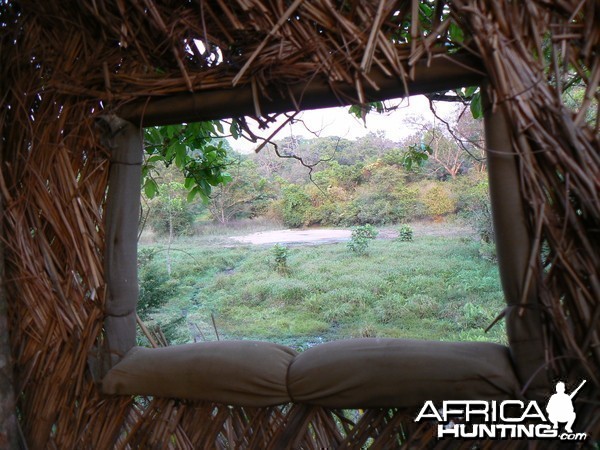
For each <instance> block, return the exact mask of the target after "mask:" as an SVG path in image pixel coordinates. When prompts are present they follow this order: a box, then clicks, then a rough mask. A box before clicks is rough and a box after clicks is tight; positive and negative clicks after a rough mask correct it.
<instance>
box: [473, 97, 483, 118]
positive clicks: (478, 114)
mask: <svg viewBox="0 0 600 450" xmlns="http://www.w3.org/2000/svg"><path fill="white" fill-rule="evenodd" d="M471 114H472V115H473V118H474V119H481V118H482V117H483V109H482V107H481V92H477V93H476V94H473V98H472V99H471Z"/></svg>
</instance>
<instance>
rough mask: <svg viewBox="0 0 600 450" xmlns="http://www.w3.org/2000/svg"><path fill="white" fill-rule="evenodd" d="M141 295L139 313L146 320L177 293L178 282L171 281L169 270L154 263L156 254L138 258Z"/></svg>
mask: <svg viewBox="0 0 600 450" xmlns="http://www.w3.org/2000/svg"><path fill="white" fill-rule="evenodd" d="M138 267H139V269H140V270H139V283H140V293H139V300H138V305H137V312H138V314H139V316H140V317H141V318H142V319H146V318H147V317H149V315H150V314H151V313H153V312H156V311H157V310H159V309H160V308H161V307H162V306H163V305H164V304H165V303H166V302H167V301H168V300H169V299H170V298H171V297H172V296H173V294H174V293H175V291H176V289H177V287H176V281H174V280H171V279H170V278H169V275H168V274H167V270H166V269H165V268H164V267H163V266H162V265H161V264H159V263H158V262H156V261H154V254H153V253H150V252H145V253H142V254H141V255H140V256H139V257H138Z"/></svg>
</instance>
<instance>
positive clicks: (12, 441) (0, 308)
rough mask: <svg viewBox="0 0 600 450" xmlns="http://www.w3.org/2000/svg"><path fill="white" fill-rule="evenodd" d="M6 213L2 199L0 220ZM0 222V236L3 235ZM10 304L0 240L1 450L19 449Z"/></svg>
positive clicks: (0, 241) (2, 243) (0, 221)
mask: <svg viewBox="0 0 600 450" xmlns="http://www.w3.org/2000/svg"><path fill="white" fill-rule="evenodd" d="M3 212H4V206H3V203H2V199H1V198H0V218H2V214H3ZM2 222H3V221H2V220H0V236H2V235H3V230H2ZM7 309H8V303H7V301H6V292H5V290H4V242H3V241H2V240H0V448H9V449H10V448H17V442H18V439H17V436H18V434H17V416H16V414H15V392H14V386H13V364H12V356H11V351H10V340H9V335H8V316H7V314H8V311H7Z"/></svg>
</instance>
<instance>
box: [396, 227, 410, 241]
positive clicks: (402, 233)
mask: <svg viewBox="0 0 600 450" xmlns="http://www.w3.org/2000/svg"><path fill="white" fill-rule="evenodd" d="M398 239H400V240H401V241H403V242H408V241H412V240H413V229H412V227H411V226H410V225H407V224H404V225H402V226H401V227H400V230H399V232H398Z"/></svg>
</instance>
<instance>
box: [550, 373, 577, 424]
mask: <svg viewBox="0 0 600 450" xmlns="http://www.w3.org/2000/svg"><path fill="white" fill-rule="evenodd" d="M585 382H586V380H583V381H582V382H581V384H580V385H579V386H577V389H575V390H574V391H573V392H571V393H570V394H566V393H565V383H563V382H562V381H559V382H558V383H556V394H552V396H551V397H550V400H548V405H547V406H546V412H547V413H548V419H549V420H550V422H552V424H553V425H554V426H553V427H552V428H553V429H555V430H556V429H557V428H558V423H559V422H565V423H566V425H565V431H566V432H567V433H572V432H573V429H572V428H571V427H572V426H573V422H575V418H576V417H577V416H576V414H575V409H574V408H573V397H575V395H576V394H577V392H579V390H580V389H581V388H582V387H583V385H584V384H585Z"/></svg>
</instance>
